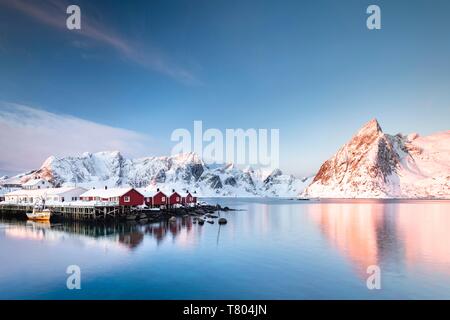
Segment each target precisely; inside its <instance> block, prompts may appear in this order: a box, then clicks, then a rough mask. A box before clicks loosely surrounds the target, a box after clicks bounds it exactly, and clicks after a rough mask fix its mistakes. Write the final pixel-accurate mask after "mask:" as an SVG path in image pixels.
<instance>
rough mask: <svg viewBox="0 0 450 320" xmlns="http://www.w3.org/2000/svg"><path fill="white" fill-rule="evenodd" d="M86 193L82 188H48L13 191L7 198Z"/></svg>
mask: <svg viewBox="0 0 450 320" xmlns="http://www.w3.org/2000/svg"><path fill="white" fill-rule="evenodd" d="M76 190H78V191H80V192H83V191H86V189H84V188H81V187H63V188H47V189H33V190H25V189H21V190H15V191H11V192H9V193H7V194H5V196H29V197H39V196H45V195H47V196H58V195H63V194H65V193H68V192H71V191H76Z"/></svg>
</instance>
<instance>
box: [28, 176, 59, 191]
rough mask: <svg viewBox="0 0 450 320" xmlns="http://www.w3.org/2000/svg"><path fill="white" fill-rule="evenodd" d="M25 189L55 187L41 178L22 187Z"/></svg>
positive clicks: (29, 181)
mask: <svg viewBox="0 0 450 320" xmlns="http://www.w3.org/2000/svg"><path fill="white" fill-rule="evenodd" d="M22 188H23V189H26V190H36V189H48V188H53V185H52V184H51V183H50V182H48V181H47V180H44V179H41V178H35V179H30V180H28V181H27V182H26V183H24V184H23V185H22Z"/></svg>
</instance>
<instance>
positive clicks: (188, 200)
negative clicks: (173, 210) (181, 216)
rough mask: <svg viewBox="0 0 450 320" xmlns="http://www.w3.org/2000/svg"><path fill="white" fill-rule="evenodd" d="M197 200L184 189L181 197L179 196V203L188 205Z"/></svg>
mask: <svg viewBox="0 0 450 320" xmlns="http://www.w3.org/2000/svg"><path fill="white" fill-rule="evenodd" d="M196 201H197V198H195V200H194V197H193V196H192V194H191V193H190V192H189V191H186V194H185V195H183V197H182V198H181V203H182V204H184V205H189V204H191V203H195V202H196Z"/></svg>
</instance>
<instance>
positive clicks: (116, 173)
mask: <svg viewBox="0 0 450 320" xmlns="http://www.w3.org/2000/svg"><path fill="white" fill-rule="evenodd" d="M35 177H41V178H44V179H46V180H48V181H51V182H52V183H53V184H54V185H58V186H65V185H75V184H76V185H78V186H84V187H88V188H89V187H104V186H108V187H115V186H126V185H129V186H133V187H145V186H148V185H150V186H153V187H154V186H158V187H161V188H165V189H167V188H174V189H177V190H180V191H182V190H190V191H196V193H197V194H198V195H199V196H275V197H292V196H296V195H297V194H298V193H299V192H301V191H302V190H303V189H304V188H305V187H306V185H307V183H308V181H306V180H300V179H297V178H295V177H294V176H292V175H284V174H283V173H282V172H281V171H280V170H279V169H277V170H274V171H273V172H265V171H263V170H260V169H252V168H246V169H244V170H241V169H238V168H236V167H235V166H234V165H233V164H224V165H216V164H215V165H207V164H205V163H204V162H203V161H202V159H200V157H198V156H197V154H195V153H187V154H181V155H176V156H167V157H145V158H137V159H127V158H125V157H123V156H122V154H121V153H120V152H119V151H105V152H97V153H84V154H82V155H80V156H70V157H62V158H57V157H54V156H51V157H49V158H48V159H47V160H46V161H45V162H44V163H43V164H42V166H41V167H40V168H39V169H38V170H35V171H32V172H30V173H27V174H23V175H19V176H17V177H14V178H10V179H6V180H4V181H8V180H10V181H13V180H14V181H16V182H18V181H20V182H22V183H24V182H26V181H28V180H29V179H33V178H35ZM0 182H1V181H0Z"/></svg>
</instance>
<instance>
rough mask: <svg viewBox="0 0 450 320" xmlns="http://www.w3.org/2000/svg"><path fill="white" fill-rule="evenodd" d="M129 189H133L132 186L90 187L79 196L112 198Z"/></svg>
mask: <svg viewBox="0 0 450 320" xmlns="http://www.w3.org/2000/svg"><path fill="white" fill-rule="evenodd" d="M131 190H133V188H108V189H91V190H89V191H86V192H85V193H83V194H82V195H81V196H80V197H99V198H105V199H106V198H114V197H121V196H123V195H124V194H126V193H127V192H129V191H131ZM138 192H139V191H138Z"/></svg>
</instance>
